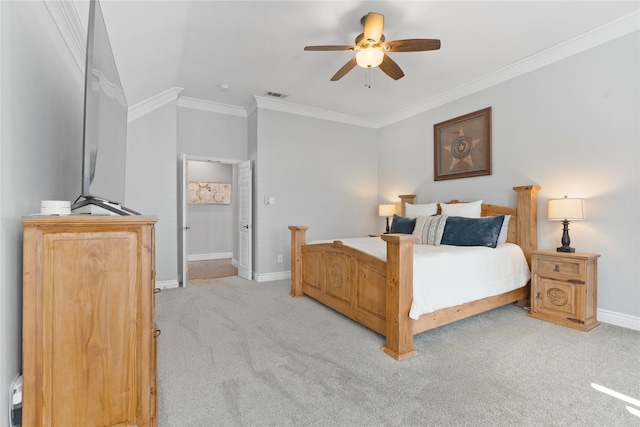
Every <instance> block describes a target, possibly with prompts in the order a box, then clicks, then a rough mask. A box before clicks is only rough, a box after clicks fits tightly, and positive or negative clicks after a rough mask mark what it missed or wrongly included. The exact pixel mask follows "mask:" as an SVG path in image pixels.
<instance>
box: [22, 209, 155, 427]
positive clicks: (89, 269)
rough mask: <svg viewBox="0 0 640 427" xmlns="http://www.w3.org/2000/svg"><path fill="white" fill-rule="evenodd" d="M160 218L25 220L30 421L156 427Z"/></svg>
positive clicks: (26, 413) (26, 422) (29, 426)
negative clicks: (157, 232)
mask: <svg viewBox="0 0 640 427" xmlns="http://www.w3.org/2000/svg"><path fill="white" fill-rule="evenodd" d="M156 221H157V219H156V218H155V217H150V216H124V217H122V216H97V215H71V216H60V217H56V216H32V217H25V218H23V219H22V224H23V227H24V244H23V251H24V253H23V255H24V259H23V349H22V352H23V372H22V375H23V407H22V415H23V424H22V425H23V426H25V427H33V426H65V427H70V426H116V425H117V426H133V425H136V426H140V427H142V426H155V425H157V417H156V407H157V395H156V390H157V384H156V339H155V338H156V336H157V334H158V333H159V332H157V331H156V328H155V324H154V321H153V318H154V298H155V296H154V287H155V234H154V233H155V231H154V224H155V223H156Z"/></svg>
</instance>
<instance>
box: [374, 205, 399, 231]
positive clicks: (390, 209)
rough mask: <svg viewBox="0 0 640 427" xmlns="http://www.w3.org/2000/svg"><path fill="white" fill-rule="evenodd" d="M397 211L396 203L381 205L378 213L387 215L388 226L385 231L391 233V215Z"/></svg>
mask: <svg viewBox="0 0 640 427" xmlns="http://www.w3.org/2000/svg"><path fill="white" fill-rule="evenodd" d="M394 213H396V205H379V206H378V215H379V216H386V217H387V228H386V231H385V233H389V217H390V216H392V215H393V214H394Z"/></svg>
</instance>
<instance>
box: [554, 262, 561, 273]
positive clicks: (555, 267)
mask: <svg viewBox="0 0 640 427" xmlns="http://www.w3.org/2000/svg"><path fill="white" fill-rule="evenodd" d="M553 271H555V272H556V273H559V272H560V266H559V265H558V264H556V265H555V266H554V267H553Z"/></svg>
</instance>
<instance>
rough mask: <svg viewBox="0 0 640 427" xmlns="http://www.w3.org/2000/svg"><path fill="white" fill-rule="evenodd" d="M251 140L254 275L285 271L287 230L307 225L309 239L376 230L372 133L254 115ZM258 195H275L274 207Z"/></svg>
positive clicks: (287, 117) (262, 113) (268, 112)
mask: <svg viewBox="0 0 640 427" xmlns="http://www.w3.org/2000/svg"><path fill="white" fill-rule="evenodd" d="M256 133H257V134H256V140H257V142H256V150H257V160H256V167H255V168H254V178H255V180H254V182H255V184H254V188H253V191H254V195H255V202H254V212H255V215H254V239H255V242H254V250H255V254H256V256H255V259H254V269H255V271H256V272H257V274H258V276H260V275H264V274H267V273H273V272H280V271H289V270H290V267H291V266H290V264H289V260H290V250H289V246H290V234H289V230H288V229H287V226H289V225H307V226H309V227H310V229H309V231H308V234H307V236H308V238H309V239H314V238H316V239H318V238H325V239H326V238H333V237H350V236H363V235H364V236H366V235H367V234H368V233H372V232H375V231H379V229H378V228H377V222H378V220H379V218H378V217H377V200H378V185H377V168H378V154H377V149H376V140H375V131H374V130H373V129H366V128H362V127H358V126H353V125H348V124H342V123H335V122H330V121H326V120H321V119H316V118H309V117H304V116H299V115H294V114H288V113H282V112H277V111H273V110H266V109H259V111H258V113H257V127H256ZM265 196H274V197H275V200H276V203H275V204H274V205H265V203H264V197H265ZM278 255H283V263H278V262H277V256H278ZM258 278H260V277H258Z"/></svg>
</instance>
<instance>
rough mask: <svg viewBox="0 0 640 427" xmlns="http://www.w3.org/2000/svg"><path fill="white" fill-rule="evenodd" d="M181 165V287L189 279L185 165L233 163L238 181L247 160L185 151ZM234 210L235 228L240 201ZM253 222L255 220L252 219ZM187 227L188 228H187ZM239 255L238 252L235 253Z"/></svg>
mask: <svg viewBox="0 0 640 427" xmlns="http://www.w3.org/2000/svg"><path fill="white" fill-rule="evenodd" d="M178 161H179V165H180V174H179V175H180V182H179V184H178V185H179V187H180V188H179V190H180V191H179V192H178V193H179V204H180V208H179V209H178V282H179V286H181V287H186V285H187V282H188V280H186V278H187V274H188V264H189V261H188V259H189V247H188V239H189V237H188V230H189V224H188V212H187V208H188V197H187V194H188V190H187V185H188V183H187V181H188V174H187V173H186V171H185V170H183V169H184V166H186V164H187V162H189V161H196V162H212V163H222V164H229V165H233V166H234V167H233V172H232V173H233V181H234V182H236V183H237V181H238V168H237V166H238V165H239V164H240V163H243V162H246V160H240V159H227V158H222V157H210V156H199V155H192V154H186V153H183V154H181V155H180V157H179V160H178ZM250 197H251V198H253V194H251V195H250ZM233 211H234V215H233V218H234V220H233V221H234V224H233V227H234V230H235V229H237V227H236V225H237V224H235V222H236V221H237V217H238V203H237V201H236V202H235V203H234V204H233ZM250 215H253V213H251V214H250ZM252 222H253V221H252ZM185 227H186V228H185ZM234 239H235V240H234V242H235V246H236V247H237V246H238V243H239V242H238V235H237V233H235V234H234ZM235 255H236V256H237V254H235Z"/></svg>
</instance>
